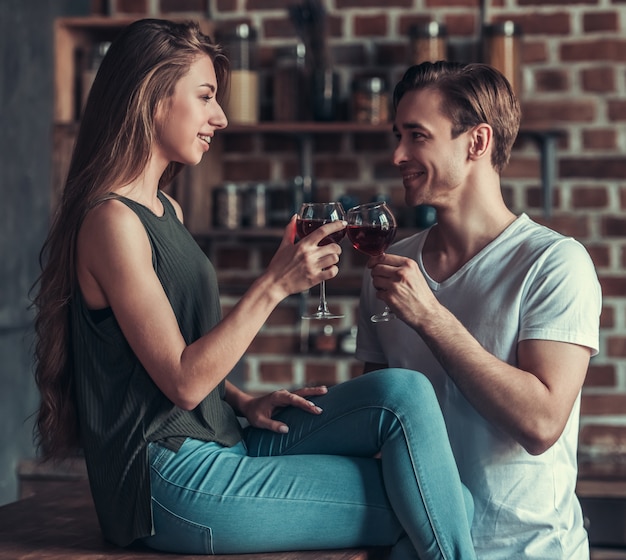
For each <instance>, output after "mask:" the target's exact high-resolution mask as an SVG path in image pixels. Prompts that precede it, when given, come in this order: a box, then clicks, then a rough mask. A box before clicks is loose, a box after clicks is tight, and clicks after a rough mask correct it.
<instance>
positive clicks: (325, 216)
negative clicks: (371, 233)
mask: <svg viewBox="0 0 626 560" xmlns="http://www.w3.org/2000/svg"><path fill="white" fill-rule="evenodd" d="M345 219H346V215H345V212H344V211H343V207H342V206H341V204H340V203H339V202H305V203H304V204H302V206H301V207H300V212H299V213H298V218H297V220H296V231H297V232H298V237H299V238H300V239H302V238H304V237H306V236H307V235H309V233H312V232H313V231H315V230H316V229H317V228H318V227H320V226H323V225H324V224H327V223H328V222H334V221H336V220H345ZM345 235H346V230H345V229H342V230H340V231H336V232H335V233H331V234H330V235H328V236H327V237H324V239H322V240H321V241H320V242H319V245H328V244H329V243H340V242H341V240H342V239H343V238H344V236H345ZM342 317H343V315H337V314H336V313H332V312H330V311H329V310H328V304H327V303H326V282H325V281H324V280H322V282H321V283H320V303H319V305H318V307H317V311H316V312H315V313H313V314H310V315H308V314H305V315H302V318H303V319H341V318H342Z"/></svg>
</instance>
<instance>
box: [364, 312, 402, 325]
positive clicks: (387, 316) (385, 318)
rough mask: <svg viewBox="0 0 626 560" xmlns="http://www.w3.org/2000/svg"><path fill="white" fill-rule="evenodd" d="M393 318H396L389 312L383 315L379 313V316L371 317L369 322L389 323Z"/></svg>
mask: <svg viewBox="0 0 626 560" xmlns="http://www.w3.org/2000/svg"><path fill="white" fill-rule="evenodd" d="M395 318H396V316H395V315H394V314H393V313H391V311H385V312H384V313H381V314H380V315H372V316H371V317H370V321H371V322H372V323H384V322H385V321H391V320H393V319H395Z"/></svg>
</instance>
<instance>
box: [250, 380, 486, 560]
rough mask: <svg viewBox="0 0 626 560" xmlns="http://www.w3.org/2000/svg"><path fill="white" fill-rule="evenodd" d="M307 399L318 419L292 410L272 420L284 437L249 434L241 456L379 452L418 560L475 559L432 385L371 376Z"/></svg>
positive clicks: (467, 513) (464, 495) (466, 506)
mask: <svg viewBox="0 0 626 560" xmlns="http://www.w3.org/2000/svg"><path fill="white" fill-rule="evenodd" d="M312 400H314V401H315V402H316V403H317V404H318V405H319V406H320V407H321V408H322V409H323V411H324V412H323V413H322V414H321V415H319V416H316V415H311V414H307V413H306V412H303V411H301V410H299V409H295V408H288V409H285V410H284V411H282V412H281V413H280V414H279V415H278V417H279V418H280V419H281V421H283V422H285V423H286V424H287V425H288V426H289V427H290V430H289V433H288V434H284V435H282V434H276V433H274V432H269V431H266V430H258V429H249V430H248V431H247V434H246V444H247V446H248V453H249V454H251V455H292V454H298V455H300V454H308V453H326V454H337V455H350V456H355V457H371V456H373V455H374V454H375V453H378V452H381V459H382V460H381V462H382V473H383V479H384V485H385V489H386V492H387V495H388V497H389V500H390V502H391V504H392V506H393V509H394V511H395V513H396V515H397V517H398V519H399V520H400V522H401V523H402V525H403V527H404V529H405V530H406V532H407V533H408V535H409V537H410V539H411V541H412V543H413V545H414V547H415V549H416V550H417V552H418V554H419V558H421V559H422V560H426V559H430V558H447V559H452V558H455V559H457V558H460V559H463V560H466V559H472V558H475V554H474V550H473V546H472V541H471V536H470V525H471V518H472V515H473V503H472V501H471V496H470V495H469V492H468V491H467V490H466V489H465V488H464V487H463V485H462V484H461V481H460V478H459V474H458V470H457V467H456V463H455V461H454V457H453V455H452V450H451V448H450V444H449V441H448V436H447V432H446V427H445V423H444V420H443V417H442V414H441V410H440V408H439V404H438V402H437V399H436V397H435V393H434V390H433V388H432V385H431V384H430V382H429V381H428V380H427V379H426V378H425V377H424V376H423V375H422V374H419V373H417V372H414V371H409V370H404V369H388V370H382V371H378V372H373V373H369V374H367V375H364V376H362V377H359V378H357V379H354V380H352V381H349V382H347V383H342V384H340V385H337V386H335V387H333V388H331V389H330V390H329V392H328V394H326V395H324V396H322V397H317V398H314V399H312ZM328 476H332V473H328Z"/></svg>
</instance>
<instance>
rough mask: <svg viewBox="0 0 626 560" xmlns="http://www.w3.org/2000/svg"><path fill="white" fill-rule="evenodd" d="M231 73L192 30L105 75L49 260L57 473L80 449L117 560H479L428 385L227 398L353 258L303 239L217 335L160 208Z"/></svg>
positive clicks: (43, 412) (176, 232)
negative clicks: (353, 555)
mask: <svg viewBox="0 0 626 560" xmlns="http://www.w3.org/2000/svg"><path fill="white" fill-rule="evenodd" d="M227 72H228V65H227V60H226V59H225V57H224V55H223V54H222V52H221V51H220V49H219V47H217V46H216V45H214V44H212V43H211V41H210V40H209V38H208V37H206V36H205V35H203V34H201V33H200V31H199V29H198V27H197V25H195V24H191V23H185V24H183V23H173V22H168V21H161V20H141V21H138V22H136V23H134V24H132V25H130V26H129V27H128V28H127V29H126V30H125V31H124V32H123V33H122V34H121V35H120V37H119V38H118V39H117V41H116V42H115V43H114V44H113V45H112V46H111V48H110V50H109V52H108V54H107V55H106V57H105V59H104V61H103V62H102V65H101V67H100V70H99V72H98V75H97V77H96V80H95V82H94V84H93V87H92V91H91V93H90V96H89V99H88V102H87V105H86V108H85V114H84V118H83V120H82V123H81V129H80V132H79V135H78V138H77V142H76V148H75V151H74V155H73V158H72V162H71V165H70V170H69V175H68V179H67V183H66V185H65V189H64V193H63V199H62V203H61V206H60V209H59V212H58V215H57V216H56V218H55V222H54V224H53V226H52V229H51V231H50V234H49V237H48V239H47V241H46V244H45V246H44V249H43V251H42V262H43V263H44V266H43V271H42V275H41V278H40V285H39V293H38V295H37V298H36V304H37V307H38V316H37V322H36V329H37V334H38V346H37V350H36V354H37V359H38V365H37V372H36V377H37V382H38V385H39V388H40V391H41V395H42V401H41V406H40V410H39V415H38V422H37V428H38V438H39V444H40V447H41V449H42V451H43V454H44V456H46V457H51V456H58V455H60V454H62V453H63V452H66V451H68V450H71V449H75V448H77V447H81V448H82V449H83V451H84V454H85V458H86V462H87V468H88V472H89V480H90V485H91V490H92V494H93V498H94V502H95V505H96V510H97V513H98V517H99V521H100V525H101V527H102V531H103V533H104V535H105V537H106V538H107V539H109V540H111V541H113V542H115V543H117V544H119V545H121V546H126V545H129V544H130V543H133V542H136V541H141V542H144V543H145V544H147V545H148V546H150V547H152V548H155V549H159V550H165V551H175V552H179V553H241V552H254V551H275V550H289V549H292V550H297V549H305V548H309V549H314V548H338V547H352V546H358V545H390V546H392V547H393V557H394V558H417V557H418V556H417V555H418V554H419V558H421V559H426V558H463V559H470V558H473V557H474V553H473V549H472V545H471V539H470V532H469V522H468V518H471V515H472V508H473V505H472V502H471V497H470V496H469V495H467V494H464V489H463V487H462V485H461V482H460V480H459V477H458V472H457V470H456V466H455V464H454V460H453V458H452V454H451V451H450V448H449V445H448V442H447V437H446V432H445V426H444V424H443V421H442V419H441V413H440V411H439V409H438V406H437V403H436V399H435V397H434V394H433V391H432V388H431V387H430V386H429V385H428V383H427V382H425V380H424V378H423V377H422V376H421V375H419V374H417V373H415V372H408V371H402V370H398V371H396V372H394V375H385V374H383V373H374V374H370V375H368V376H364V377H362V378H359V379H358V380H355V381H351V382H349V383H345V384H342V385H339V386H337V387H334V388H332V389H330V390H327V389H326V388H323V387H318V388H306V389H301V390H299V391H294V392H289V391H284V390H283V391H277V392H274V393H271V394H269V395H266V396H263V397H260V398H253V397H251V396H249V395H247V394H245V393H244V392H242V391H240V390H239V389H237V388H236V387H235V386H233V385H232V384H230V383H229V382H228V381H226V380H225V378H226V376H227V374H228V373H229V371H230V370H231V369H232V368H233V367H234V366H235V364H236V363H237V361H238V360H239V359H240V358H241V356H242V355H243V354H244V352H245V351H246V348H247V347H248V345H249V344H250V342H251V341H252V340H253V338H254V336H255V335H256V334H257V332H258V331H259V329H260V328H261V326H262V325H263V323H264V321H265V320H266V319H267V317H268V316H269V314H270V313H271V311H272V310H273V309H274V308H275V307H276V306H277V305H278V303H279V302H280V301H281V300H283V299H284V298H285V297H286V296H288V295H290V294H294V293H298V292H301V291H303V290H306V289H308V288H309V287H311V286H313V285H316V284H318V283H319V282H320V281H321V280H324V279H326V280H328V279H330V278H332V277H334V276H335V275H336V274H337V272H338V269H337V262H338V260H339V254H340V251H341V249H340V247H339V246H338V245H336V244H330V245H325V246H321V247H319V246H318V243H319V241H321V240H322V239H323V238H324V237H325V236H327V235H329V234H330V233H332V232H334V231H337V230H339V229H341V228H342V227H345V224H342V223H337V222H334V223H330V224H327V225H325V226H323V227H322V228H320V229H319V230H318V231H316V232H314V233H313V234H311V235H309V236H308V237H307V238H306V239H304V240H302V241H300V242H299V243H298V244H294V238H295V221H294V219H292V220H291V222H290V223H289V224H288V226H287V227H286V229H285V234H284V237H283V240H282V242H281V244H280V247H279V248H278V250H277V252H276V254H275V256H274V257H273V259H272V261H271V262H270V264H269V266H268V268H267V270H266V271H265V272H264V273H263V274H262V275H261V276H260V277H259V278H258V279H257V281H256V282H254V284H253V285H252V286H251V287H250V289H249V290H248V292H247V293H246V294H245V295H244V296H243V297H242V299H241V300H240V301H239V303H238V304H237V305H236V306H235V307H234V308H233V309H232V311H231V312H230V313H228V315H226V316H225V317H224V318H222V317H221V316H220V304H219V295H218V291H217V281H216V276H215V271H214V269H213V267H212V265H211V263H210V262H209V261H208V259H207V258H206V256H205V255H204V254H203V253H202V251H201V250H200V249H199V248H198V246H197V245H196V244H195V242H194V241H193V239H192V238H191V236H190V235H189V233H188V232H187V231H186V230H185V228H184V226H183V225H182V212H181V209H180V206H179V205H178V204H177V203H176V202H175V201H174V200H173V199H172V198H171V197H169V196H168V195H166V194H164V193H163V191H162V190H161V188H162V187H163V186H165V185H166V184H167V183H168V182H169V181H170V180H171V179H172V178H173V177H174V176H175V175H176V173H177V172H178V171H179V170H180V169H181V167H182V166H183V165H195V164H197V163H198V162H199V161H200V160H201V158H202V156H203V154H204V153H205V152H206V151H207V150H209V149H210V144H211V139H212V138H213V135H214V134H215V132H216V131H219V130H220V129H223V128H224V127H225V126H226V125H227V120H226V117H225V116H224V113H223V111H222V109H221V107H220V105H219V103H218V100H217V95H218V92H220V91H221V88H223V87H224V84H225V83H226V80H227ZM418 392H419V394H420V395H421V397H420V399H419V400H418V401H415V400H414V397H413V398H410V397H409V396H410V395H415V394H418ZM322 409H324V411H323V412H322ZM237 416H241V417H245V418H246V419H247V421H248V422H249V424H250V427H249V428H247V429H246V430H245V431H242V430H241V428H240V424H239V422H238V420H237ZM379 453H380V456H381V459H376V458H374V456H375V455H377V454H379Z"/></svg>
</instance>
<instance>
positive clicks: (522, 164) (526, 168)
mask: <svg viewBox="0 0 626 560" xmlns="http://www.w3.org/2000/svg"><path fill="white" fill-rule="evenodd" d="M540 173H541V166H540V163H539V158H538V157H532V156H531V157H523V156H519V155H516V154H513V155H512V156H511V160H510V161H509V165H507V166H506V168H505V169H504V170H503V172H502V177H503V178H505V179H513V178H515V179H524V178H537V177H539V175H540Z"/></svg>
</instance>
